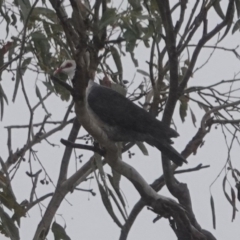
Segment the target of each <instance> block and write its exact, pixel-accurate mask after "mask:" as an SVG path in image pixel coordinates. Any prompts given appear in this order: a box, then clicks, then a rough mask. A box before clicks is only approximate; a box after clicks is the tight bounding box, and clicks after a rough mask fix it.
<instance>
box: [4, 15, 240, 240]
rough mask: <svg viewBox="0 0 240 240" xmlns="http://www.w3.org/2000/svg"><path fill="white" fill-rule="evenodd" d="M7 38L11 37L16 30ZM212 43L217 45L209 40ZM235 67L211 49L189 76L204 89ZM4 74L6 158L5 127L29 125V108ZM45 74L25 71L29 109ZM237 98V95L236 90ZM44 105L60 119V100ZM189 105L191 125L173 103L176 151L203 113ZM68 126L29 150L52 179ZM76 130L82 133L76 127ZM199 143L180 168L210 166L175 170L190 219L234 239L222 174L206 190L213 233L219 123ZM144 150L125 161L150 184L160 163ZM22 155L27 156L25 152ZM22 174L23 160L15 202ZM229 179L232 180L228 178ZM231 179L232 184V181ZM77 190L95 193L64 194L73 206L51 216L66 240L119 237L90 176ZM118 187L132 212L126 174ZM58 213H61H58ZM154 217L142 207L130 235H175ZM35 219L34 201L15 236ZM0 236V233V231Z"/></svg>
mask: <svg viewBox="0 0 240 240" xmlns="http://www.w3.org/2000/svg"><path fill="white" fill-rule="evenodd" d="M212 20H213V21H215V20H217V21H219V19H218V18H215V15H213V18H212V19H209V24H210V25H211V21H212ZM215 23H216V21H215ZM0 29H1V31H3V30H2V26H0ZM12 35H14V33H13V34H12ZM10 36H11V34H10ZM10 36H9V37H10ZM239 37H240V34H239V33H236V34H235V35H233V36H232V35H231V34H229V35H228V37H227V38H226V39H225V40H224V41H222V42H221V43H220V46H224V47H229V48H234V47H235V46H237V45H239ZM212 43H215V41H213V42H212ZM148 51H149V49H147V50H145V49H144V48H141V47H140V48H139V50H138V51H136V58H137V59H138V61H139V68H140V69H143V70H145V71H148V68H147V65H146V64H145V61H146V60H148V59H149V54H148ZM209 53H210V51H209V50H208V49H207V50H204V51H202V53H201V55H200V57H199V60H198V62H197V64H196V67H198V66H200V65H202V63H203V62H204V61H205V60H206V59H207V58H208V56H209ZM185 58H186V56H183V61H184V60H185ZM129 59H130V57H129V56H128V57H127V58H125V59H124V61H123V69H124V79H128V80H131V79H132V78H133V77H134V74H135V73H136V68H135V67H134V65H133V64H132V61H131V60H129ZM239 71H240V62H239V60H237V59H236V58H235V56H234V55H233V54H232V53H228V52H224V51H215V53H214V55H213V56H212V58H211V59H210V61H209V62H208V64H207V65H206V66H205V67H204V68H203V69H201V70H199V71H198V72H196V73H195V74H194V76H193V78H191V80H190V82H189V86H190V85H192V86H196V85H197V86H199V85H201V86H207V85H209V84H211V83H215V82H218V81H220V80H222V79H225V80H226V79H232V78H233V77H234V74H235V73H237V72H239ZM142 78H143V76H142V75H141V74H137V75H136V77H135V83H136V84H138V83H139V81H141V80H142ZM2 79H3V80H2V82H1V84H2V86H3V88H4V91H5V93H6V94H7V96H8V99H9V105H8V106H7V107H5V110H4V119H3V121H2V122H0V133H1V134H0V146H1V149H0V156H1V157H2V158H3V159H4V160H6V159H7V156H8V151H7V145H6V139H7V131H6V129H4V126H9V125H21V124H27V123H28V122H29V112H28V109H27V107H26V104H25V102H24V98H23V96H22V93H21V89H20V88H19V91H18V95H17V98H16V102H15V103H14V104H13V103H12V102H11V98H12V94H13V86H14V84H15V82H12V81H11V76H10V75H9V74H8V73H6V71H5V72H4V73H3V75H2ZM43 79H44V77H43V76H40V77H39V79H38V80H37V81H35V76H33V75H32V74H31V73H27V74H25V76H24V80H25V84H26V87H27V92H28V94H29V97H30V98H31V104H32V106H34V105H35V103H37V102H38V99H37V97H36V94H35V84H36V83H37V85H38V86H39V87H40V89H41V91H42V95H44V93H45V87H44V86H43V84H42V83H41V80H43ZM225 90H227V89H225ZM235 95H238V94H237V93H236V94H235ZM46 106H47V108H48V111H49V112H51V113H52V117H51V120H61V119H62V115H63V113H64V112H65V110H66V106H67V104H66V103H62V101H61V100H60V99H59V98H58V97H56V96H55V95H54V94H53V95H52V96H51V97H50V98H49V100H48V101H47V104H46ZM191 108H192V110H193V111H194V113H195V114H196V116H197V123H196V124H197V128H195V127H194V126H193V124H192V120H191V117H190V112H188V116H187V118H186V121H185V123H182V122H181V120H180V117H179V108H178V107H177V108H176V110H175V114H174V119H175V122H176V125H177V131H178V132H179V134H180V137H179V138H178V139H176V140H175V144H174V147H175V148H176V149H177V150H178V151H182V150H183V149H184V147H185V145H186V144H187V143H188V142H189V141H190V140H191V138H192V137H193V136H194V135H195V133H196V132H197V129H198V127H199V125H200V121H201V118H202V116H203V115H204V111H203V110H200V109H199V107H198V106H197V105H196V104H191ZM72 116H74V114H72ZM43 117H44V112H43V110H42V109H41V108H39V109H38V111H37V112H36V113H35V114H34V122H39V121H41V120H42V119H43ZM69 130H70V127H67V128H65V129H64V130H63V131H61V132H58V133H57V134H55V135H54V136H53V137H50V138H49V139H48V140H49V141H50V142H51V143H55V144H59V147H58V146H56V147H51V146H49V144H47V143H46V142H45V141H44V142H42V144H39V145H36V146H34V148H33V149H34V150H36V151H38V157H39V159H40V160H41V162H42V164H43V165H44V167H45V169H46V170H47V172H48V174H49V175H50V176H51V179H52V180H53V182H54V183H55V184H56V181H57V179H58V172H59V167H60V162H61V158H62V154H63V151H64V147H62V146H61V145H60V142H59V141H60V139H61V138H64V139H66V138H67V137H68V134H69ZM81 133H83V131H82V130H81ZM12 138H13V150H15V149H16V148H21V147H22V146H23V145H24V143H25V141H26V138H27V131H26V130H25V131H24V130H18V129H17V130H14V131H13V137H12ZM204 140H205V144H204V146H203V147H202V148H200V149H198V152H197V155H196V156H190V157H189V158H188V161H189V164H188V165H187V166H186V165H185V166H183V168H191V167H195V166H197V165H198V164H199V163H202V164H203V165H208V164H209V165H211V167H210V168H208V169H203V170H201V171H198V172H192V173H186V174H181V175H177V179H179V180H180V181H182V182H185V183H187V184H188V188H189V190H190V194H191V198H192V204H193V210H194V213H195V215H196V219H197V221H198V222H199V224H200V225H201V227H202V228H205V229H206V230H209V231H210V232H211V233H212V234H213V235H214V236H215V237H216V238H217V239H218V240H225V239H232V240H235V239H236V240H237V239H239V236H240V228H239V221H240V217H239V213H237V215H236V219H235V220H234V222H231V218H232V207H231V206H230V204H229V203H228V202H227V200H226V198H225V196H224V193H223V190H222V179H223V176H224V175H223V174H222V175H221V176H220V177H219V179H218V180H217V182H216V183H215V184H214V185H213V187H212V189H211V190H212V194H213V197H214V200H215V210H216V222H217V229H216V230H213V227H212V214H211V208H210V193H209V186H210V184H211V183H212V182H213V180H214V179H215V178H216V177H217V175H218V174H219V172H220V171H221V169H222V167H223V166H224V164H225V162H226V160H227V148H226V145H225V142H224V137H223V135H222V133H221V130H220V127H218V129H217V130H216V129H214V128H212V130H211V133H210V134H208V135H207V136H206V137H205V139H204ZM147 148H148V150H149V152H150V156H148V157H146V156H143V155H142V153H141V152H140V150H139V149H138V148H134V150H133V152H134V153H135V156H133V157H132V158H131V159H129V158H128V156H127V154H124V155H123V159H124V161H126V162H128V163H129V164H131V165H132V166H133V167H134V168H136V169H137V170H138V171H139V173H140V174H141V175H142V176H143V177H144V178H145V179H146V180H147V181H148V182H149V183H152V182H153V181H154V180H155V179H156V178H158V177H159V176H160V175H161V174H162V167H161V161H160V153H159V151H157V150H156V149H154V148H151V147H149V146H148V147H147ZM239 150H240V149H239V146H237V144H234V148H233V150H232V152H231V158H232V163H233V164H234V166H233V167H235V168H237V169H240V160H239ZM81 152H82V151H81ZM79 153H80V151H78V155H79ZM83 153H84V157H83V163H82V164H80V163H78V168H79V167H81V165H83V164H84V163H85V162H86V161H87V160H88V159H89V157H90V156H91V154H90V153H88V152H83ZM25 157H26V159H28V154H27V155H26V156H25ZM39 169H40V166H39V165H38V163H35V164H33V172H36V171H38V170H39ZM105 170H106V172H110V169H109V168H108V167H106V168H105ZM26 171H29V165H28V163H27V162H24V163H22V164H21V167H20V169H19V170H18V173H17V174H16V176H15V178H14V180H13V182H12V184H13V190H14V192H15V194H16V197H17V201H18V202H19V203H20V202H21V201H23V200H24V199H29V194H30V190H31V186H32V183H31V179H30V178H28V177H27V176H26V174H25V172H26ZM73 172H75V157H74V154H73V155H72V158H71V164H70V170H69V174H71V173H73ZM44 176H45V175H44V173H43V172H42V173H41V175H40V177H39V180H41V179H43V178H44ZM229 179H230V182H231V177H230V178H229ZM231 183H232V186H233V187H234V183H233V182H231ZM79 187H81V188H93V189H94V191H95V192H96V193H97V195H96V196H95V197H92V196H91V194H89V193H85V192H80V191H75V192H74V193H73V194H68V195H67V197H66V199H67V201H68V202H70V204H71V205H70V204H69V203H68V202H67V201H63V202H62V204H61V207H60V208H59V209H58V212H57V213H58V214H57V215H56V217H55V219H56V221H57V222H58V223H59V224H61V225H62V226H64V224H65V223H64V220H63V218H64V219H65V221H66V225H67V227H66V231H67V233H68V235H69V236H70V237H71V239H72V240H79V239H84V240H95V239H100V240H101V239H118V238H119V235H120V229H119V228H118V227H117V225H116V224H115V223H114V222H113V220H112V219H111V217H110V216H109V215H108V213H107V211H106V209H105V207H104V206H103V204H102V200H101V197H100V194H99V191H98V187H97V185H96V181H95V180H94V179H93V180H90V181H87V182H86V183H83V184H81V185H80V186H79ZM121 189H122V191H123V193H124V195H125V197H126V200H127V203H128V207H127V211H128V213H130V211H131V209H132V207H133V206H134V204H135V203H136V202H137V201H138V200H139V194H138V193H137V191H136V190H135V189H134V188H133V186H132V184H131V183H130V182H128V181H127V180H126V179H125V178H122V180H121ZM234 189H235V187H234ZM235 190H236V189H235ZM52 191H54V187H53V186H52V185H51V184H49V185H41V184H40V183H39V185H38V188H37V194H38V197H40V196H42V195H44V194H46V193H49V192H52ZM228 192H229V188H228ZM160 193H161V194H164V195H168V196H169V194H168V191H167V190H166V187H164V189H163V190H162V191H161V192H160ZM236 194H237V192H236ZM43 204H44V205H45V206H47V204H48V200H45V201H44V202H43ZM237 208H240V204H239V201H237ZM43 211H44V208H43ZM116 212H117V210H116ZM61 216H63V218H62V217H61ZM118 216H120V215H118ZM155 217H156V215H155V214H153V213H152V212H151V211H149V210H147V209H146V208H145V209H144V210H143V211H142V212H141V213H140V214H139V216H138V218H137V220H136V221H135V223H134V225H133V227H132V229H131V231H130V234H129V237H128V239H130V240H134V239H138V240H145V239H162V240H165V239H166V240H169V239H171V240H174V239H176V236H175V234H174V233H173V231H172V230H171V228H170V227H169V223H168V220H167V219H161V220H159V221H158V222H157V223H155V224H153V223H152V220H153V219H154V218H155ZM40 219H41V217H40V214H39V208H38V206H36V207H35V208H33V209H32V210H30V211H29V213H28V215H27V217H26V218H22V219H21V228H20V236H21V239H24V240H25V239H32V238H33V235H34V232H35V231H36V227H37V224H38V223H39V221H40ZM120 219H121V217H120ZM121 221H122V219H121ZM122 222H123V221H122ZM0 239H4V238H2V236H1V237H0ZM48 239H49V240H52V239H54V238H53V235H52V233H51V231H50V232H49V234H48Z"/></svg>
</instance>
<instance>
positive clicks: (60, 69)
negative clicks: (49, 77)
mask: <svg viewBox="0 0 240 240" xmlns="http://www.w3.org/2000/svg"><path fill="white" fill-rule="evenodd" d="M61 71H62V68H61V67H60V68H57V69H56V70H55V71H54V73H53V75H56V74H58V73H60V72H61Z"/></svg>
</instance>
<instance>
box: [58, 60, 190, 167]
mask: <svg viewBox="0 0 240 240" xmlns="http://www.w3.org/2000/svg"><path fill="white" fill-rule="evenodd" d="M75 70H76V63H75V61H73V60H66V61H65V62H63V63H62V65H61V66H60V67H59V68H58V69H57V70H56V71H55V72H54V74H57V73H65V74H67V75H68V76H69V78H71V79H72V78H73V77H74V74H75ZM86 107H87V109H88V111H90V112H91V116H92V118H94V119H92V120H93V121H95V122H97V123H99V125H100V127H101V128H102V130H103V131H104V132H105V133H106V134H107V136H108V138H109V139H110V140H112V141H114V142H137V141H141V142H146V143H148V144H150V145H151V146H155V147H156V148H158V149H159V150H160V151H161V152H162V153H163V154H164V155H166V156H167V157H168V158H169V159H170V160H172V161H173V162H174V163H175V164H177V165H179V166H181V165H182V163H183V162H187V161H186V160H185V158H184V157H183V156H182V155H180V154H179V153H178V152H177V151H176V150H175V149H174V148H173V147H172V146H171V144H172V143H173V142H172V141H171V138H175V137H178V136H179V134H178V133H177V132H176V131H175V130H173V129H171V128H170V127H168V126H167V125H166V124H164V123H163V122H161V121H159V120H157V119H156V118H154V117H153V116H152V115H151V114H150V113H148V112H147V111H145V110H144V109H142V108H140V107H139V106H137V105H135V104H134V103H133V102H131V101H130V100H129V99H127V98H125V97H124V96H123V95H121V94H120V93H118V92H116V91H114V90H112V89H110V88H107V87H104V86H101V85H98V84H97V83H94V82H93V81H92V80H90V81H89V83H88V86H87V88H86Z"/></svg>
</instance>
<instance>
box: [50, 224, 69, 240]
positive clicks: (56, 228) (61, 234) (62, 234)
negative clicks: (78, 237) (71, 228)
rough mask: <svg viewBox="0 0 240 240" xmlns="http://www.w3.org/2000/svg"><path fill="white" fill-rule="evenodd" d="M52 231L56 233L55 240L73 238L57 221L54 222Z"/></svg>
mask: <svg viewBox="0 0 240 240" xmlns="http://www.w3.org/2000/svg"><path fill="white" fill-rule="evenodd" d="M52 232H53V234H54V239H55V240H71V238H70V237H69V236H68V235H67V233H66V231H65V229H64V228H63V227H62V226H61V225H60V224H58V223H57V222H54V223H53V224H52Z"/></svg>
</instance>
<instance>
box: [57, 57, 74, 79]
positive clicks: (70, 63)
mask: <svg viewBox="0 0 240 240" xmlns="http://www.w3.org/2000/svg"><path fill="white" fill-rule="evenodd" d="M75 71H76V62H75V61H74V60H66V61H64V62H63V63H62V65H61V66H60V67H59V68H58V69H57V70H56V71H55V72H54V75H56V74H57V73H64V74H66V75H68V77H69V78H70V79H72V78H73V77H74V74H75Z"/></svg>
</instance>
